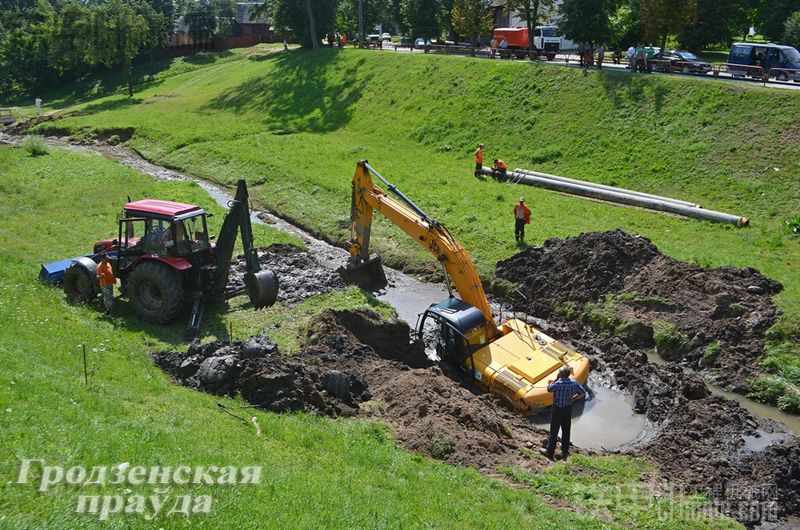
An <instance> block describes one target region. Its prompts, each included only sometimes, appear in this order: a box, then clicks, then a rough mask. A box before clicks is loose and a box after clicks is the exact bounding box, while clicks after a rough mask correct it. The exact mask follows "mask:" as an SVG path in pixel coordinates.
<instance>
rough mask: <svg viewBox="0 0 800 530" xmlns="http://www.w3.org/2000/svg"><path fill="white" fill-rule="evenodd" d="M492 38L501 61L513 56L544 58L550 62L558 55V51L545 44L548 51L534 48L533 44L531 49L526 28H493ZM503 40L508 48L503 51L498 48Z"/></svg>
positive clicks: (518, 57)
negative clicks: (495, 42)
mask: <svg viewBox="0 0 800 530" xmlns="http://www.w3.org/2000/svg"><path fill="white" fill-rule="evenodd" d="M492 37H493V38H494V39H495V40H496V41H497V49H498V50H499V52H500V58H502V59H508V58H509V57H511V56H512V55H513V56H514V57H516V58H517V59H524V58H526V57H528V58H530V59H539V58H541V57H546V58H547V60H548V61H552V60H553V59H555V58H556V54H557V53H558V49H554V47H553V46H552V45H551V44H550V43H547V42H545V43H544V44H545V45H549V47H550V49H549V50H548V49H543V48H540V47H538V46H536V45H535V42H534V46H533V47H532V48H531V40H530V38H529V36H528V28H495V29H494V30H493V31H492ZM503 38H505V39H506V41H507V42H508V47H507V48H506V49H505V50H503V49H502V48H501V47H500V42H501V41H502V40H503Z"/></svg>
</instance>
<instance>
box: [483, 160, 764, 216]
mask: <svg viewBox="0 0 800 530" xmlns="http://www.w3.org/2000/svg"><path fill="white" fill-rule="evenodd" d="M482 172H483V174H484V175H493V173H492V170H491V169H489V168H484V169H483V171H482ZM505 179H506V180H511V181H514V182H520V183H522V184H527V185H529V186H538V187H540V188H545V189H549V190H553V191H560V192H562V193H569V194H572V195H580V196H582V197H591V198H593V199H599V200H602V201H608V202H615V203H619V204H627V205H629V206H638V207H640V208H647V209H649V210H658V211H661V212H669V213H674V214H678V215H683V216H686V217H693V218H696V219H704V220H706V221H712V222H715V223H728V224H732V225H735V226H737V227H742V226H747V225H748V224H750V221H749V220H748V219H747V218H746V217H740V216H738V215H731V214H727V213H723V212H715V211H714V210H704V209H703V208H698V207H695V206H685V205H682V204H676V203H674V202H668V201H663V200H660V199H652V198H649V197H641V196H638V195H630V194H627V193H623V192H621V191H609V190H605V189H601V188H595V187H591V186H585V185H582V184H575V183H572V182H563V181H559V180H552V179H547V178H542V177H536V176H533V175H526V174H524V173H518V172H516V171H512V172H510V173H507V174H506V176H505Z"/></svg>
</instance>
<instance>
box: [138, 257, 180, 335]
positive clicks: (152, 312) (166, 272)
mask: <svg viewBox="0 0 800 530" xmlns="http://www.w3.org/2000/svg"><path fill="white" fill-rule="evenodd" d="M128 298H129V299H130V301H131V304H133V307H134V309H135V310H136V314H137V315H138V316H139V318H140V319H142V320H144V321H146V322H153V323H155V324H165V323H167V322H170V321H171V320H173V319H175V317H176V316H178V314H179V313H180V312H181V311H182V310H183V309H184V308H185V307H186V300H187V297H186V289H185V287H184V278H183V277H182V275H181V274H180V273H179V272H178V271H176V270H175V269H173V268H172V267H170V266H169V265H166V264H165V263H161V262H159V261H146V262H144V263H142V264H141V265H139V266H138V267H136V268H135V269H134V270H133V272H131V274H130V276H129V277H128Z"/></svg>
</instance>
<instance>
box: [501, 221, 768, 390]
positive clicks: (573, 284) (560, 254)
mask: <svg viewBox="0 0 800 530" xmlns="http://www.w3.org/2000/svg"><path fill="white" fill-rule="evenodd" d="M497 275H498V276H499V277H500V278H503V279H505V280H508V281H510V282H512V283H516V284H519V285H521V286H522V287H521V289H520V290H521V292H522V293H523V294H524V295H525V297H526V300H524V301H522V300H517V301H516V302H517V305H519V306H521V307H520V308H521V309H525V310H527V311H528V312H529V313H530V314H533V315H536V316H540V317H545V318H553V317H554V316H556V313H557V312H558V310H559V308H563V307H564V304H565V303H569V302H572V303H574V304H575V306H576V307H578V308H581V307H583V304H585V303H586V302H603V300H604V298H606V297H608V296H613V297H616V298H615V299H614V300H613V305H614V309H613V313H614V319H615V320H616V322H615V324H617V325H618V331H619V334H620V335H621V336H622V338H623V339H624V340H625V341H626V343H628V344H629V345H631V346H633V347H640V348H641V347H652V346H654V345H655V342H654V329H653V328H654V323H655V327H658V326H659V325H660V326H661V327H662V328H663V327H664V324H663V323H667V325H672V326H674V327H675V328H676V329H677V331H678V332H679V333H680V335H676V336H675V338H674V340H667V341H661V343H659V344H658V348H659V353H660V354H661V355H662V356H663V357H664V358H665V359H667V360H669V361H676V362H677V361H681V362H684V364H686V365H688V366H691V367H693V368H713V369H714V372H715V373H716V374H717V381H718V382H719V383H720V384H721V385H723V386H727V387H729V388H731V389H733V390H736V391H739V392H746V391H747V390H748V389H749V388H748V386H747V381H748V379H749V378H751V377H752V376H754V375H756V374H757V373H758V370H757V368H756V366H755V364H756V362H757V360H758V358H759V357H760V356H761V353H762V351H763V348H764V333H765V331H766V330H767V329H768V328H769V327H770V326H771V325H772V324H774V323H775V321H776V320H777V318H778V316H779V315H780V309H779V308H778V307H776V306H775V304H774V303H773V302H772V298H771V297H772V295H774V294H775V293H777V292H779V291H780V290H781V289H782V286H781V284H780V283H778V282H776V281H774V280H771V279H769V278H767V277H765V276H763V275H762V274H761V273H759V272H758V271H757V270H755V269H751V268H745V269H738V268H735V267H728V266H726V267H719V268H715V269H704V268H702V267H699V266H697V265H693V264H690V263H684V262H681V261H678V260H675V259H673V258H670V257H668V256H665V255H663V254H661V253H660V252H659V251H658V249H657V248H656V247H655V245H653V244H652V243H651V242H650V240H648V239H646V238H643V237H639V236H632V235H630V234H627V233H625V232H623V231H621V230H615V231H613V232H601V233H588V234H581V235H580V236H578V237H573V238H568V239H549V240H547V241H545V243H544V245H543V246H541V247H534V248H529V249H526V250H524V251H522V252H520V253H519V254H517V255H515V256H513V257H511V258H509V259H507V260H505V261H501V262H499V263H498V264H497ZM621 324H622V325H621ZM714 344H716V345H717V346H718V350H717V352H718V353H714V354H712V355H704V354H705V353H706V352H707V348H708V347H709V346H711V345H714ZM717 346H711V347H712V350H716V349H717Z"/></svg>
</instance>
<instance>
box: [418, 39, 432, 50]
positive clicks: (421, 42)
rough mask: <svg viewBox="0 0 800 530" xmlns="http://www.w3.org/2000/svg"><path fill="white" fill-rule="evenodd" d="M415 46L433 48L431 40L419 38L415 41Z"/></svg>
mask: <svg viewBox="0 0 800 530" xmlns="http://www.w3.org/2000/svg"><path fill="white" fill-rule="evenodd" d="M414 46H417V47H420V48H421V47H423V46H433V43H432V42H431V41H430V39H428V40H425V39H423V38H422V37H417V38H416V39H414Z"/></svg>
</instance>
